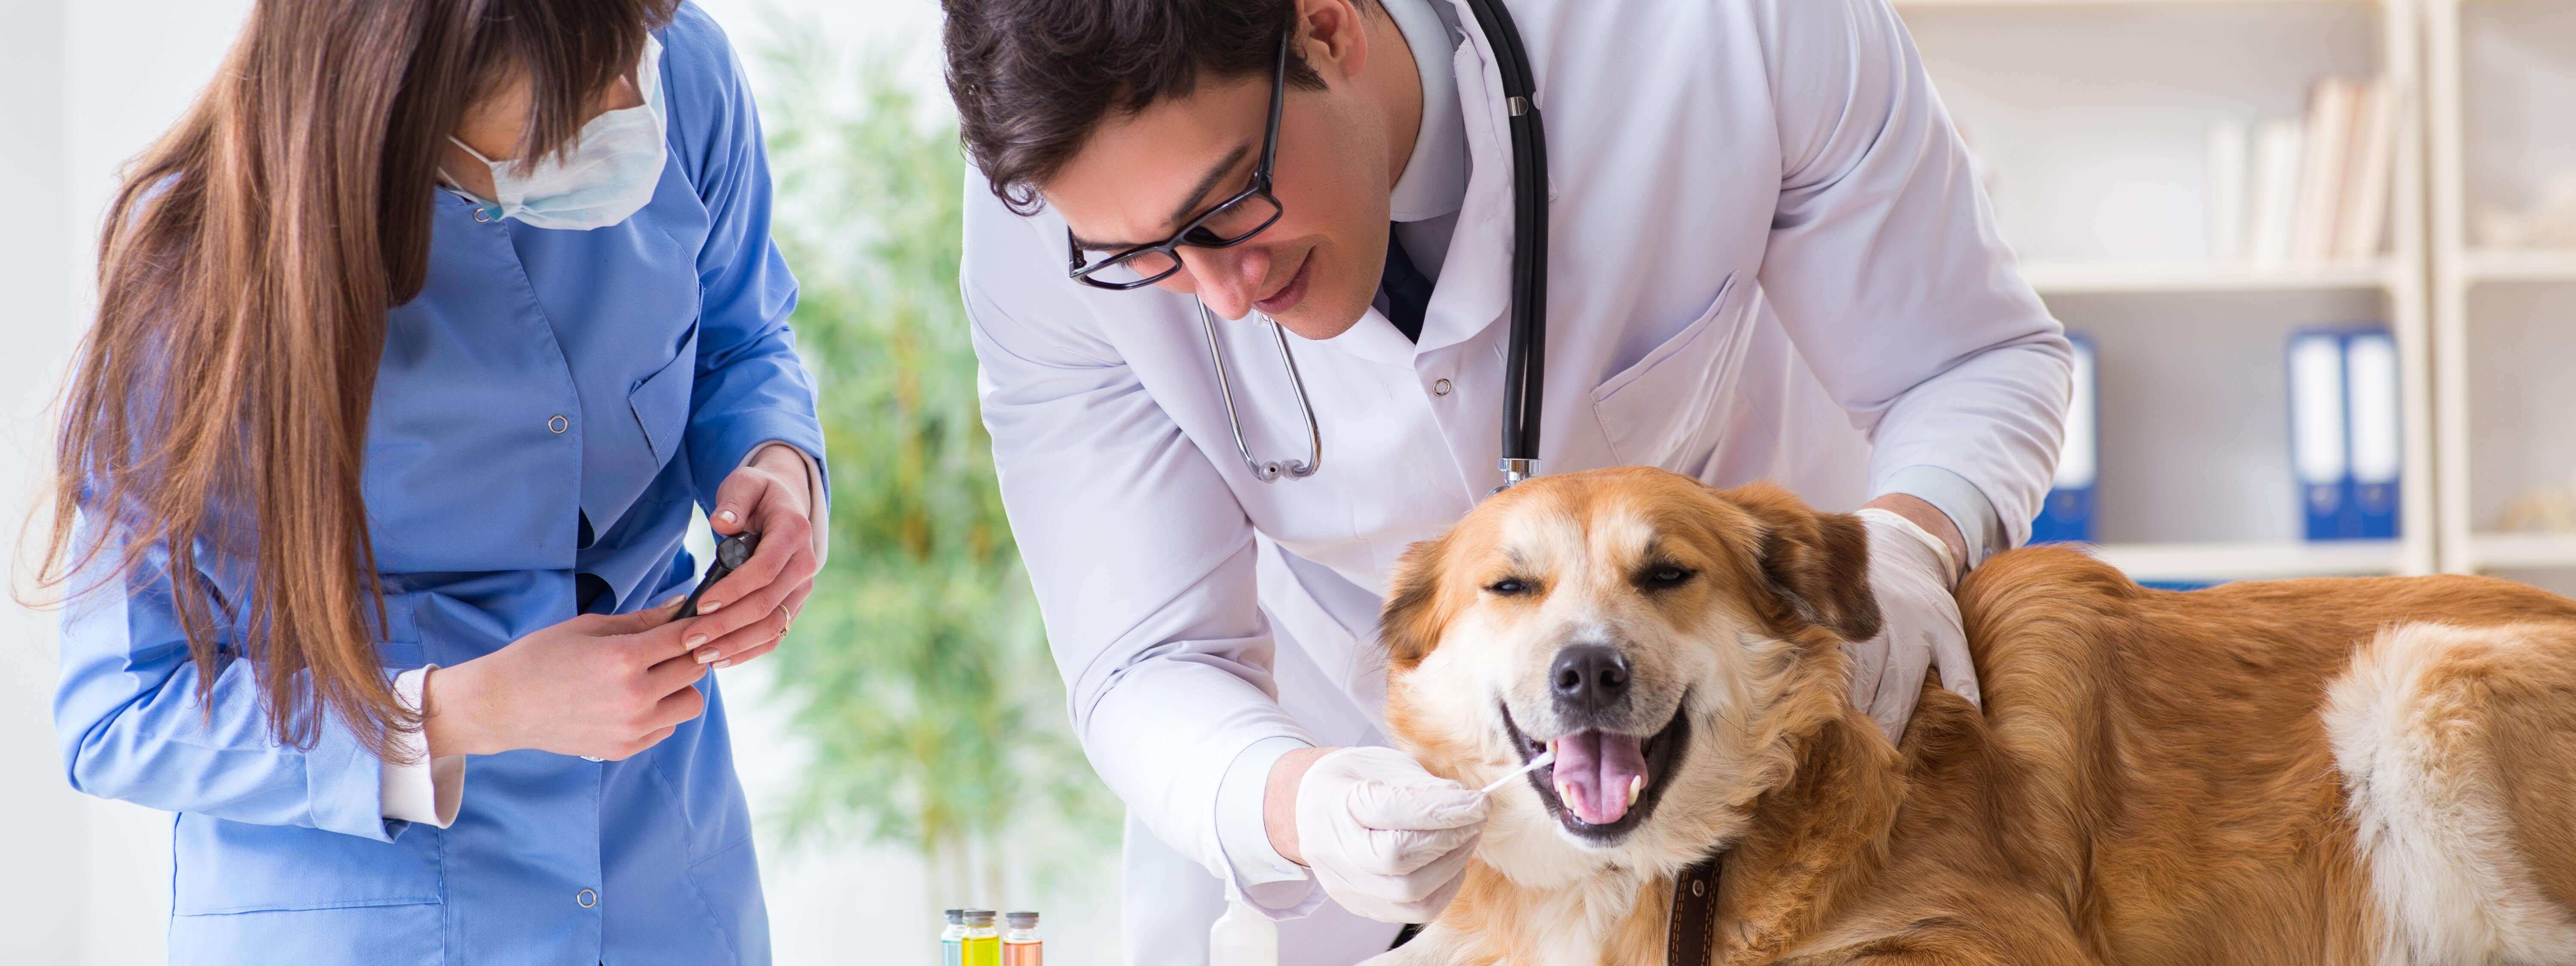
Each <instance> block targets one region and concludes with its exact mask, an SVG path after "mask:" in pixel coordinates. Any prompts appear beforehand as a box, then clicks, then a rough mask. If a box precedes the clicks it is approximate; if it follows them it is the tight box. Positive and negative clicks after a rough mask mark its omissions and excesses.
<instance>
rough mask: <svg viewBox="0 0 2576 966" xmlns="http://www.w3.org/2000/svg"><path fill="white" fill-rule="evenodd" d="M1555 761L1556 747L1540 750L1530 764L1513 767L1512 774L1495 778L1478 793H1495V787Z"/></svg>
mask: <svg viewBox="0 0 2576 966" xmlns="http://www.w3.org/2000/svg"><path fill="white" fill-rule="evenodd" d="M1555 763H1556V749H1554V748H1550V749H1548V750H1546V751H1542V752H1539V753H1538V757H1536V758H1532V759H1530V760H1529V764H1526V765H1522V766H1520V767H1519V768H1515V769H1512V773H1511V774H1508V775H1504V776H1503V777H1501V778H1497V779H1494V783H1493V784H1491V785H1487V786H1485V787H1484V788H1483V789H1482V790H1480V791H1478V792H1477V793H1476V794H1479V795H1491V794H1493V793H1494V789H1497V788H1501V787H1503V786H1504V785H1508V784H1510V783H1511V781H1512V779H1515V778H1519V777H1521V776H1522V775H1526V774H1529V773H1531V772H1534V771H1537V770H1539V769H1541V768H1545V767H1547V766H1549V765H1553V764H1555Z"/></svg>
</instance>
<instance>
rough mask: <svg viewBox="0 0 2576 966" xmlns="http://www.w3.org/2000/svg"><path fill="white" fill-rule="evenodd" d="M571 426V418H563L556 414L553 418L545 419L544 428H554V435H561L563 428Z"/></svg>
mask: <svg viewBox="0 0 2576 966" xmlns="http://www.w3.org/2000/svg"><path fill="white" fill-rule="evenodd" d="M571 426H572V421H571V420H568V419H565V418H563V417H561V416H557V417H555V418H553V419H549V420H546V428H547V429H551V430H554V431H555V435H557V436H561V435H563V431H564V430H565V429H567V428H569V427H571Z"/></svg>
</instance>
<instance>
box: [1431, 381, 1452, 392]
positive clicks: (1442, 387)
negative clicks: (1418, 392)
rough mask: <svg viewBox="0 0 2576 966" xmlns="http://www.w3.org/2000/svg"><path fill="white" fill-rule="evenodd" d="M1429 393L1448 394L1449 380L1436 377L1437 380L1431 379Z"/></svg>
mask: <svg viewBox="0 0 2576 966" xmlns="http://www.w3.org/2000/svg"><path fill="white" fill-rule="evenodd" d="M1431 394H1432V395H1434V396H1446V395H1448V394H1449V380H1447V379H1437V380H1433V381H1432V383H1431Z"/></svg>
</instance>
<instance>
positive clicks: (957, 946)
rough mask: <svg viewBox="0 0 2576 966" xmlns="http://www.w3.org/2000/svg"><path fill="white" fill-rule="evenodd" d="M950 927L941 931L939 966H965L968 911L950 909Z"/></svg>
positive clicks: (948, 912) (947, 914) (947, 911)
mask: <svg viewBox="0 0 2576 966" xmlns="http://www.w3.org/2000/svg"><path fill="white" fill-rule="evenodd" d="M942 915H945V916H947V917H948V926H947V928H945V929H941V930H940V931H939V966H964V962H965V956H966V950H965V946H964V945H963V944H964V943H965V941H966V910H964V909H949V910H946V911H945V912H943V913H942Z"/></svg>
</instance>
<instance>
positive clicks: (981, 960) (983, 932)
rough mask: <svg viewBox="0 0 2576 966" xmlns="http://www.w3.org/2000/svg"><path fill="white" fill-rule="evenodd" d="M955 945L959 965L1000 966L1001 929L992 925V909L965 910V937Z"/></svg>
mask: <svg viewBox="0 0 2576 966" xmlns="http://www.w3.org/2000/svg"><path fill="white" fill-rule="evenodd" d="M957 945H958V947H959V948H958V952H959V953H960V956H959V960H960V966H1002V930H1000V929H998V928H996V927H995V926H994V925H993V910H990V909H968V910H966V938H965V939H964V940H962V941H960V942H959V943H958V944H957Z"/></svg>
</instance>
